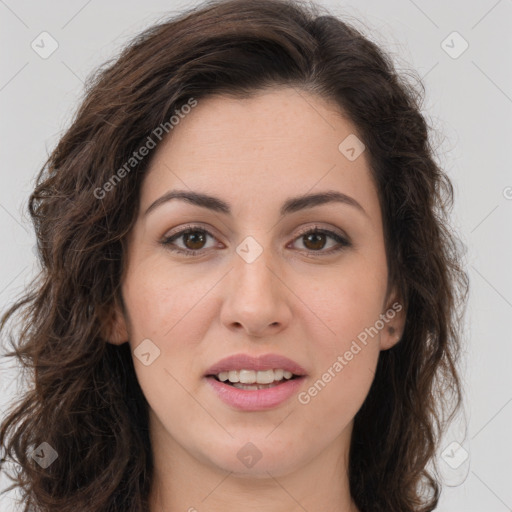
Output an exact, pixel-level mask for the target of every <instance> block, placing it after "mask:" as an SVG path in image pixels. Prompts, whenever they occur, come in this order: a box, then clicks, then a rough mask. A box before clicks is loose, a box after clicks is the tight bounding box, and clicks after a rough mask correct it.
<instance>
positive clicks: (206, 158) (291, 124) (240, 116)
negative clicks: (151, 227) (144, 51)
mask: <svg viewBox="0 0 512 512" xmlns="http://www.w3.org/2000/svg"><path fill="white" fill-rule="evenodd" d="M353 137H357V129H356V127H355V126H354V125H353V123H352V122H351V121H350V120H349V119H348V118H347V117H346V116H344V115H343V113H342V112H341V110H340V108H339V107H338V106H337V105H336V104H334V103H331V102H329V101H327V100H325V99H323V98H320V97H318V96H316V95H312V94H310V93H307V92H304V91H302V90H300V91H299V90H298V89H295V88H285V87H283V88H280V89H274V90H267V91H264V92H260V93H257V94H256V95H254V96H253V97H251V98H247V99H236V98H232V97H228V96H219V95H217V96H211V97H207V98H205V99H202V100H198V102H197V105H196V106H195V107H194V108H193V109H191V111H190V112H189V113H188V114H186V115H182V116H181V118H180V121H179V124H177V125H176V126H174V128H173V130H172V131H171V132H170V134H169V136H168V137H167V138H166V139H164V140H163V141H162V143H160V145H159V146H158V147H157V149H156V154H155V155H154V159H153V161H152V163H151V166H150V168H149V170H148V173H147V176H146V178H145V180H144V183H143V187H142V190H141V205H142V208H144V207H147V206H148V205H149V203H150V202H152V201H154V200H155V199H156V198H157V197H159V196H160V195H161V194H163V193H165V192H167V191H169V190H171V189H173V188H180V189H184V188H189V189H191V190H194V191H199V192H205V193H208V194H211V195H215V196H218V197H224V198H226V199H228V200H229V198H231V199H232V201H229V202H230V203H231V202H232V203H233V204H236V202H237V201H239V202H240V204H241V203H247V201H249V202H250V203H251V204H253V203H259V204H261V205H265V204H267V205H268V203H269V202H270V201H277V202H283V201H284V199H285V198H287V197H289V196H291V195H293V196H296V195H301V194H306V193H308V192H316V191H320V190H326V189H335V190H339V191H340V192H343V193H345V194H348V195H351V196H354V197H355V198H356V199H357V201H358V202H360V203H364V204H363V206H364V207H365V209H367V210H370V213H372V209H375V206H376V205H375V204H372V203H375V201H378V200H377V196H376V190H375V187H374V184H373V180H372V179H371V175H370V172H369V167H368V163H367V162H368V161H367V155H366V154H365V151H363V152H362V153H361V154H360V155H359V156H358V157H357V158H355V159H352V160H351V159H349V158H347V156H346V154H345V153H344V152H343V151H342V150H340V144H342V146H341V147H342V149H344V145H343V144H344V141H346V140H348V141H352V140H353ZM356 140H357V139H356ZM373 213H374V214H377V213H378V212H375V211H374V212H373Z"/></svg>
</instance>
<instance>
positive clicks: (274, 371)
mask: <svg viewBox="0 0 512 512" xmlns="http://www.w3.org/2000/svg"><path fill="white" fill-rule="evenodd" d="M306 377H307V373H306V370H305V369H304V368H302V366H300V365H299V364H298V363H296V362H295V361H292V360H291V359H288V358H287V357H284V356H281V355H279V354H265V355H261V356H259V357H254V356H251V355H249V354H235V355H232V356H229V357H226V358H224V359H222V360H220V361H218V362H217V363H215V364H214V365H213V366H212V367H210V368H209V369H208V370H207V371H206V372H205V374H204V378H205V380H206V381H207V382H208V383H209V384H210V387H211V389H212V390H213V391H214V393H215V394H216V395H217V397H218V398H220V400H221V401H223V402H224V403H225V404H227V405H229V406H230V407H232V408H234V409H237V410H240V411H261V410H265V409H272V408H274V407H278V406H280V405H282V404H285V403H286V402H287V401H288V400H290V399H291V397H292V396H293V395H294V394H296V393H297V392H298V390H299V389H300V388H301V387H302V385H303V381H304V380H305V379H306Z"/></svg>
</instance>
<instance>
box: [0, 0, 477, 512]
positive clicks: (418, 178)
mask: <svg viewBox="0 0 512 512" xmlns="http://www.w3.org/2000/svg"><path fill="white" fill-rule="evenodd" d="M419 99H420V95H419V93H418V92H417V91H416V90H415V89H414V87H413V86H412V85H411V84H409V83H407V82H406V81H405V80H404V79H403V78H402V77H400V76H399V75H397V73H396V71H395V70H394V68H393V65H392V63H391V60H390V59H389V57H388V56H386V55H385V54H384V53H383V52H382V50H380V49H379V48H378V47H377V46H376V45H375V44H373V43H371V42H370V41H368V40H367V39H365V38H364V37H363V36H362V35H361V34H360V33H359V32H357V31H356V30H355V29H354V28H352V27H350V26H349V25H347V24H346V23H344V22H343V21H341V20H339V19H337V18H335V17H332V16H329V15H327V14H323V13H320V9H319V8H315V7H314V6H311V5H308V6H306V5H302V4H299V3H297V2H285V1H278V0H258V1H254V0H250V1H246V0H243V1H240V0H226V1H221V2H219V1H217V2H210V3H208V4H205V5H202V6H200V7H198V8H196V9H194V10H191V11H190V12H188V13H186V14H184V15H182V16H180V17H177V18H174V19H171V20H169V21H167V22H164V23H161V24H159V25H155V26H153V27H151V28H150V29H148V30H146V31H145V32H144V33H143V34H141V35H140V36H139V37H137V38H136V39H135V40H134V41H133V42H132V43H131V44H130V45H129V46H128V47H127V48H126V49H125V50H124V51H123V53H122V55H121V56H120V57H119V59H118V60H117V61H116V62H114V63H112V64H110V65H109V66H108V67H106V68H105V69H103V70H101V71H99V72H98V73H97V74H96V76H95V78H94V79H93V80H92V81H91V82H90V83H89V86H88V91H87V95H86V97H85V99H84V101H83V103H82V105H81V107H80V109H79V111H78V112H77V115H76V118H75V120H74V122H73V124H72V126H71V127H70V128H69V130H68V131H67V132H66V133H65V134H64V136H63V137H62V139H61V140H60V142H59V143H58V145H57V147H56V149H55V150H54V152H53V153H52V154H51V155H50V158H49V159H48V161H47V163H46V164H45V166H44V167H43V169H41V172H40V174H39V177H38V182H37V186H36V188H35V190H34V192H33V194H32V195H31V197H30V201H29V208H30V213H31V215H32V218H33V221H34V224H35V230H36V233H37V237H38V250H39V256H40V262H41V265H42V271H41V274H40V276H39V278H38V280H37V281H36V282H34V283H33V286H32V288H31V290H30V291H28V292H27V295H26V296H25V297H24V298H23V299H21V300H20V301H19V302H18V303H16V304H15V305H14V306H13V307H11V308H10V309H9V310H8V311H7V312H6V313H5V314H4V317H3V322H2V327H3V328H5V325H6V323H7V321H8V320H9V319H10V318H11V317H14V315H15V313H17V312H18V313H20V312H21V311H23V309H22V308H25V310H24V311H25V313H24V316H23V317H22V318H23V321H22V324H23V329H22V330H21V332H20V333H19V334H17V339H16V340H15V341H12V342H11V343H12V346H13V349H14V350H13V351H12V352H10V353H9V354H8V355H9V356H14V355H15V356H17V357H18V359H19V360H20V362H22V363H23V364H24V365H25V367H26V368H27V369H28V370H33V375H32V374H31V375H30V379H32V380H31V383H32V385H31V388H30V390H29V391H27V393H26V394H25V395H24V396H23V397H22V398H21V399H20V403H19V404H16V405H17V407H14V406H13V408H12V410H11V411H10V414H9V415H8V416H7V418H6V419H5V420H4V422H3V424H2V428H1V431H0V439H1V443H2V447H3V448H4V449H5V453H6V460H12V461H14V462H15V463H17V464H18V465H19V471H18V472H17V474H16V476H15V477H14V478H15V485H18V486H19V487H20V488H21V490H22V491H23V493H24V494H23V495H24V504H25V506H26V508H25V510H27V511H28V510H29V509H30V510H59V511H60V512H64V511H71V510H73V511H75V512H76V511H86V510H87V511H91V510H94V511H107V510H108V511H127V510H130V511H151V512H157V511H163V510H166V511H175V510H176V511H177V510H189V511H193V510H197V511H203V510H211V511H218V510H223V511H231V510H233V511H234V510H240V509H242V508H243V509H244V510H253V509H254V510H261V509H265V510H274V511H284V510H286V511H291V510H294V511H295V510H308V511H309V512H314V511H320V510H322V511H326V510H333V511H343V512H349V511H350V512H354V511H358V512H366V511H382V512H384V511H386V512H389V511H391V510H392V511H394V512H397V511H415V512H416V511H430V510H434V509H435V508H436V505H437V503H438V500H439V495H440V489H441V482H440V479H439V477H438V476H437V473H436V471H435V469H436V468H435V458H434V457H435V453H436V450H437V448H438V445H439V442H440V439H441V434H442V432H443V430H444V428H445V426H446V416H445V413H447V412H451V413H452V414H451V415H450V416H449V417H448V419H450V418H451V417H452V416H453V413H454V412H455V411H456V410H457V409H458V408H459V407H460V405H461V401H462V399H461V397H462V394H461V387H460V382H459V376H458V374H457V370H456V366H455V365H456V361H457V357H458V353H459V347H460V343H461V342H460V340H461V335H460V323H461V322H460V320H461V315H460V314H459V313H460V312H459V310H458V309H457V306H458V305H459V303H460V305H463V304H464V299H465V298H466V294H467V289H468V281H467V276H466V274H465V273H464V272H463V270H462V269H461V266H460V256H459V254H458V252H457V249H456V244H455V243H454V240H455V238H454V237H453V235H452V234H451V231H450V228H449V227H448V226H449V224H448V218H447V212H448V207H449V206H450V203H451V202H452V200H453V199H452V185H451V183H450V180H449V179H448V177H447V176H446V174H445V173H444V172H443V171H442V170H441V169H440V168H439V167H438V166H437V165H436V163H435V161H434V156H433V152H432V148H431V146H430V142H429V136H428V129H427V124H426V122H425V120H424V118H423V117H422V115H421V113H420V105H419ZM429 466H431V467H429Z"/></svg>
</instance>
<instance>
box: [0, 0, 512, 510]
mask: <svg viewBox="0 0 512 512" xmlns="http://www.w3.org/2000/svg"><path fill="white" fill-rule="evenodd" d="M319 3H320V4H322V5H324V6H326V7H328V8H329V9H331V10H332V12H333V13H334V14H338V15H340V16H345V17H346V19H347V21H349V22H350V23H353V24H355V25H356V27H357V28H359V29H360V30H362V31H363V32H364V33H365V34H366V35H367V36H368V37H370V38H371V39H372V40H374V41H375V42H378V43H379V44H380V45H382V46H383V47H384V48H385V49H386V50H387V51H388V52H390V53H391V54H392V56H393V59H394V60H395V63H396V66H397V68H398V69H399V70H403V71H404V72H407V70H408V69H412V70H414V71H416V72H417V73H418V75H419V76H420V77H421V78H422V79H423V83H424V84H425V87H426V96H425V102H424V104H423V113H424V114H425V116H427V119H428V121H429V124H430V125H431V126H432V128H433V129H434V133H433V143H434V146H435V147H436V149H437V154H438V159H439V162H440V163H441V164H442V166H443V168H444V169H445V170H446V171H447V172H448V174H449V175H450V177H451V178H452V180H453V183H454V187H455V206H454V209H453V212H452V219H453V221H452V222H453V225H454V226H455V228H456V229H457V230H458V233H459V239H460V242H461V246H465V247H466V256H465V266H466V270H467V272H468V273H469V277H470V281H471V282H470V286H471V293H470V298H469V303H468V307H467V313H466V329H465V339H464V352H463V359H462V360H461V366H460V369H461V372H462V374H463V383H464V387H465V396H466V398H465V400H466V409H467V417H466V418H463V419H461V420H460V421H458V422H454V423H453V426H452V427H451V431H450V433H449V434H448V436H447V438H446V441H445V442H444V445H443V446H442V447H441V451H440V455H439V457H440V465H441V468H442V471H443V474H444V477H445V479H446V484H445V487H444V488H443V494H442V499H441V502H440V506H439V507H438V510H440V511H443V512H460V511H461V510H464V511H465V512H506V511H511V510H512V485H511V484H512V471H511V469H510V468H511V466H512V440H511V438H512V436H511V432H512V372H511V371H510V363H511V361H512V339H511V338H512V336H511V329H510V325H509V324H508V320H509V319H510V318H511V317H512V272H511V270H510V263H511V262H512V243H511V234H512V231H511V228H510V226H511V225H512V171H511V163H512V157H511V153H510V149H511V145H512V144H511V143H512V140H511V133H512V67H511V62H512V60H511V58H510V55H511V51H512V38H511V31H510V28H511V26H512V0H499V1H496V0H479V1H472V2H468V1H462V0H457V1H452V2H446V1H445V0H432V1H428V2H427V1H426V0H415V1H413V0H388V1H386V2H379V1H376V0H375V1H372V0H358V1H357V2H356V1H355V0H354V1H352V2H341V1H335V0H332V1H327V0H323V1H320V2H319ZM193 5H197V2H194V1H189V2H183V1H178V0H169V1H164V0H144V1H143V2H137V1H134V0H130V1H126V0H123V1H120V0H115V1H109V2H106V1H103V2H100V1H98V0H89V1H87V0H69V1H66V2H64V1H61V2H58V1H55V0H48V1H46V2H36V1H27V0H0V55H1V67H0V112H1V124H0V130H1V132H0V141H1V144H0V151H1V153H0V177H1V187H0V226H1V238H0V244H1V254H2V262H3V263H2V267H1V268H0V309H1V310H2V311H3V310H5V309H6V308H7V306H8V305H9V304H11V303H12V302H13V301H14V299H15V298H17V297H19V295H20V294H21V293H22V292H23V288H24V286H26V285H27V284H28V283H29V281H30V279H31V277H32V276H33V275H34V273H35V272H37V268H38V267H37V262H36V259H35V255H34V252H33V247H34V242H35V236H34V233H33V229H32V226H31V224H30V221H29V218H28V213H27V209H26V202H27V198H28V195H29V193H30V192H31V190H32V188H33V184H34V182H33V180H34V176H35V175H36V173H37V171H38V170H39V168H40V167H41V166H42V164H43V163H44V160H45V159H46V157H47V155H48V154H49V152H51V150H52V149H53V148H54V146H55V144H56V142H57V140H58V139H59V137H60V136H61V135H62V134H63V133H64V131H65V129H66V127H67V126H68V125H69V122H70V119H71V116H72V114H73V112H74V110H75V109H76V107H77V106H78V102H79V100H80V98H81V95H82V92H83V82H84V79H85V78H86V77H87V76H88V75H89V74H90V73H91V72H92V71H93V70H94V69H95V68H96V67H97V66H99V65H100V64H102V63H103V62H104V61H106V60H107V59H110V58H112V57H114V56H115V55H116V54H117V53H118V51H119V50H120V49H121V48H122V47H123V45H124V44H126V43H127V42H128V41H129V40H130V39H131V38H132V37H133V36H135V35H136V34H137V33H139V32H140V31H142V30H143V29H145V28H147V27H148V26H150V25H151V24H152V23H155V22H157V21H159V20H161V19H163V18H165V17H167V16H170V15H172V14H175V13H178V12H180V11H181V10H183V9H184V8H186V7H190V6H193ZM42 32H47V33H48V34H49V36H48V35H42V36H41V35H40V34H41V33H42ZM41 37H44V38H46V39H45V41H46V43H45V45H44V46H45V48H46V51H50V50H51V49H52V46H51V45H52V44H53V45H57V44H58V47H57V48H56V50H55V51H54V52H53V53H52V54H51V55H49V56H45V55H43V56H45V57H47V58H43V56H42V55H41V54H40V53H41V51H42V50H39V53H38V52H36V51H35V50H34V49H33V46H32V43H33V41H35V42H36V43H37V42H38V41H40V39H41ZM53 41H55V42H53ZM34 46H35V43H34ZM39 46H40V47H41V46H42V44H41V43H39ZM11 364H12V363H8V362H7V361H6V360H2V362H1V367H0V369H1V371H0V377H1V385H0V403H1V407H2V409H1V411H5V408H6V407H7V406H8V405H9V403H12V398H13V396H14V395H15V393H16V390H17V384H16V381H15V377H16V372H15V368H13V367H10V365H11ZM2 415H3V412H2ZM443 450H444V452H443ZM446 450H447V451H448V453H451V454H452V459H450V464H448V462H447V461H448V460H449V459H448V457H447V456H446V453H447V452H446ZM443 453H444V456H443ZM454 453H455V454H456V457H455V459H457V460H458V461H457V462H454V460H455V459H454V458H453V454H454ZM6 482H7V481H6V479H5V478H2V480H0V485H2V486H4V487H5V484H6ZM13 497H14V494H13V493H11V494H9V495H7V496H3V497H2V498H1V499H0V509H1V510H2V511H6V512H10V511H11V510H13V508H12V507H13Z"/></svg>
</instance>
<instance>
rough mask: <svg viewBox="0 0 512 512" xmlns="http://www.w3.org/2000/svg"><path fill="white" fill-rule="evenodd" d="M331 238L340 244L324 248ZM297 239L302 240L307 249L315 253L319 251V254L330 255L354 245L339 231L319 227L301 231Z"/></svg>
mask: <svg viewBox="0 0 512 512" xmlns="http://www.w3.org/2000/svg"><path fill="white" fill-rule="evenodd" d="M329 238H330V239H331V240H334V241H335V242H338V246H337V247H336V244H334V246H331V247H328V250H323V249H325V247H326V244H327V240H328V239H329ZM296 240H302V244H303V246H304V248H305V250H306V251H309V252H310V253H313V254H314V253H318V255H319V256H323V255H329V254H332V253H335V252H338V251H341V250H343V249H344V248H346V247H350V246H351V245H352V244H351V243H350V242H349V241H348V240H347V239H345V238H344V237H342V236H341V235H339V234H338V233H335V232H334V231H330V230H327V229H318V228H314V229H310V230H309V231H305V232H304V233H301V234H300V235H299V236H298V238H296ZM315 256H316V254H315Z"/></svg>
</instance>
